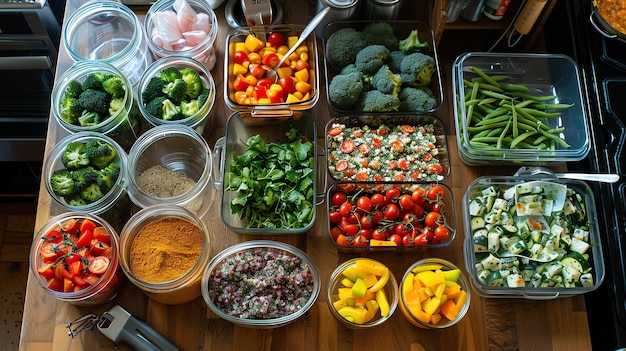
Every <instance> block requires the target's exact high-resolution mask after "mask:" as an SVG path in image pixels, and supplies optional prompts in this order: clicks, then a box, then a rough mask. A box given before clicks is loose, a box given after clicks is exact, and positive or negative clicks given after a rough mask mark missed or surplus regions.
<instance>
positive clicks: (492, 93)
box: [482, 90, 511, 100]
mask: <svg viewBox="0 0 626 351" xmlns="http://www.w3.org/2000/svg"><path fill="white" fill-rule="evenodd" d="M482 93H483V94H485V95H487V96H489V97H493V98H497V99H502V100H510V99H511V97H510V96H507V95H504V94H501V93H498V92H495V91H490V90H483V91H482Z"/></svg>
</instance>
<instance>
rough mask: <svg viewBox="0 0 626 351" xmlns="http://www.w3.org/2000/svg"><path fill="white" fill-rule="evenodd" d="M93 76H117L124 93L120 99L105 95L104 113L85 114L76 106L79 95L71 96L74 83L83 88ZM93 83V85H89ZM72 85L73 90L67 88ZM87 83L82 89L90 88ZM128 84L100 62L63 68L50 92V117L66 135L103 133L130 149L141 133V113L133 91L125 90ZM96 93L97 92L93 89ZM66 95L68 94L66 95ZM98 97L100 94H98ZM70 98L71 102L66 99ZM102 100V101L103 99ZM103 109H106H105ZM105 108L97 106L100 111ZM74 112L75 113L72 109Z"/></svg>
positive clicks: (120, 75)
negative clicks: (105, 109) (64, 69)
mask: <svg viewBox="0 0 626 351" xmlns="http://www.w3.org/2000/svg"><path fill="white" fill-rule="evenodd" d="M94 75H96V76H102V75H106V76H110V75H116V76H119V77H121V79H122V81H123V83H124V84H123V86H124V87H125V88H124V90H125V93H124V94H123V95H122V96H121V97H117V98H113V97H112V95H111V94H108V93H107V94H108V96H109V97H108V98H107V100H110V101H111V102H109V103H108V104H109V108H110V109H109V110H107V111H106V112H98V113H97V114H96V113H85V112H83V111H84V109H83V108H82V107H75V106H77V104H78V105H79V106H82V105H81V104H80V99H79V97H80V95H78V96H74V95H75V94H78V93H76V91H78V92H79V93H80V92H82V89H83V88H82V87H81V88H80V90H76V89H78V88H76V86H75V85H74V83H75V82H78V83H81V85H85V84H84V83H85V79H89V80H88V82H90V81H92V79H91V78H88V77H93V76H94ZM93 84H96V85H97V83H93ZM70 86H72V87H73V88H71V89H69V87H70ZM93 86H94V85H92V84H91V83H88V84H87V86H86V87H93ZM130 86H131V84H130V81H129V80H128V79H127V78H126V76H125V75H124V74H123V73H122V72H121V71H120V70H118V69H117V68H115V67H114V66H112V65H110V64H108V63H106V62H104V61H102V62H100V61H79V62H76V63H74V64H73V65H72V66H71V67H70V68H68V69H67V71H65V72H64V73H63V74H62V75H61V76H60V77H59V79H58V81H57V82H56V83H55V84H54V88H53V89H52V106H51V109H52V115H53V116H54V119H55V120H56V121H57V122H58V123H59V124H60V125H61V127H63V129H65V130H67V131H68V132H70V133H76V132H83V131H90V132H98V133H102V134H105V135H107V136H109V137H111V138H112V139H114V140H115V141H116V142H117V143H118V144H120V145H121V146H122V147H123V148H124V150H128V149H130V147H131V145H132V144H133V143H134V142H135V140H137V137H138V136H139V134H140V132H141V113H140V112H139V108H138V107H137V102H136V101H135V93H134V91H133V89H129V88H128V87H130ZM95 90H100V89H95ZM68 92H69V93H70V95H68V94H67V93H68ZM100 95H101V94H100ZM69 98H72V99H73V100H70V99H69ZM76 99H78V100H76ZM105 101H106V100H105ZM105 107H106V106H105ZM105 107H101V108H102V109H104V108H105ZM75 109H76V110H75Z"/></svg>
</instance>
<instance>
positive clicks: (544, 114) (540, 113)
mask: <svg viewBox="0 0 626 351" xmlns="http://www.w3.org/2000/svg"><path fill="white" fill-rule="evenodd" d="M522 110H524V111H526V112H528V113H529V114H531V115H533V116H537V117H543V118H556V117H561V115H562V113H561V112H546V111H541V110H537V109H534V108H527V107H523V108H522Z"/></svg>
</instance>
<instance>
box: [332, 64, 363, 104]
mask: <svg viewBox="0 0 626 351" xmlns="http://www.w3.org/2000/svg"><path fill="white" fill-rule="evenodd" d="M361 77H362V74H361V72H352V73H348V74H339V75H336V76H334V77H333V79H332V80H331V81H330V84H329V85H328V99H329V100H330V102H331V103H332V104H333V105H334V106H335V107H336V108H338V109H343V110H347V109H350V107H352V105H354V104H355V103H356V102H357V101H358V100H359V96H360V95H361V93H363V90H364V88H363V80H362V78H361Z"/></svg>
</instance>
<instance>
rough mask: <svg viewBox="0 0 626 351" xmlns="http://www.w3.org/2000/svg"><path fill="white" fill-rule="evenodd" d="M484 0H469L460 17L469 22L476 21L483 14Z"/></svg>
mask: <svg viewBox="0 0 626 351" xmlns="http://www.w3.org/2000/svg"><path fill="white" fill-rule="evenodd" d="M485 1H486V0H469V1H468V2H467V5H466V6H465V7H464V8H463V10H462V11H461V17H463V18H464V19H466V20H468V21H470V22H476V21H478V20H479V19H480V17H481V16H482V14H483V9H484V8H485Z"/></svg>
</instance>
